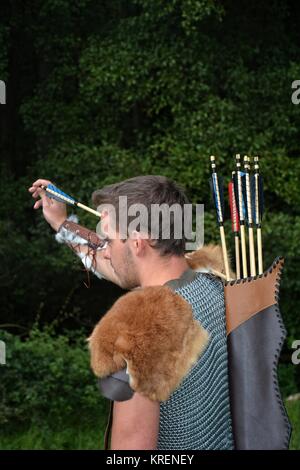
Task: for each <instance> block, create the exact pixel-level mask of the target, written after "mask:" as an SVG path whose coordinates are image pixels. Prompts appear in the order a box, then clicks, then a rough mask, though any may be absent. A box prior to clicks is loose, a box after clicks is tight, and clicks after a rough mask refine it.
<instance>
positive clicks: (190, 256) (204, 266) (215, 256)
mask: <svg viewBox="0 0 300 470" xmlns="http://www.w3.org/2000/svg"><path fill="white" fill-rule="evenodd" d="M185 257H186V260H187V262H188V265H189V267H190V268H191V269H193V270H194V271H206V272H211V273H212V274H215V275H216V276H219V277H221V278H222V279H226V276H225V267H224V261H223V253H222V248H221V246H220V245H213V244H209V245H204V246H203V247H202V248H199V250H196V251H193V252H191V253H187V254H186V255H185ZM229 261H230V260H229ZM229 273H230V277H231V279H235V274H234V272H233V271H232V270H231V269H230V271H229Z"/></svg>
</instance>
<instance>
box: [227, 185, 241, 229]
mask: <svg viewBox="0 0 300 470" xmlns="http://www.w3.org/2000/svg"><path fill="white" fill-rule="evenodd" d="M228 192H229V204H230V213H231V222H232V231H233V232H239V230H240V219H239V214H238V211H237V207H236V200H235V194H234V184H233V182H232V181H230V183H229V184H228Z"/></svg>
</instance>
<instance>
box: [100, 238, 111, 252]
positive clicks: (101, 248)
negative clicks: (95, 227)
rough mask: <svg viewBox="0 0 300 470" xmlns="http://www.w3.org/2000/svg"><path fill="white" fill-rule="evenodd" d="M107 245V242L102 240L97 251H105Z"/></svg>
mask: <svg viewBox="0 0 300 470" xmlns="http://www.w3.org/2000/svg"><path fill="white" fill-rule="evenodd" d="M108 245H109V240H107V239H106V240H102V243H101V245H100V246H99V248H98V250H105V249H106V248H107V247H108Z"/></svg>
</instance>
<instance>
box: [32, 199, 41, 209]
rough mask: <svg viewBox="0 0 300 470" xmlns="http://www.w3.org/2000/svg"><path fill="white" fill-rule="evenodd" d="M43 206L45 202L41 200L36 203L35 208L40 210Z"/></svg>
mask: <svg viewBox="0 0 300 470" xmlns="http://www.w3.org/2000/svg"><path fill="white" fill-rule="evenodd" d="M42 205H43V200H42V199H40V200H39V201H36V203H35V204H34V206H33V208H34V209H38V208H39V207H42Z"/></svg>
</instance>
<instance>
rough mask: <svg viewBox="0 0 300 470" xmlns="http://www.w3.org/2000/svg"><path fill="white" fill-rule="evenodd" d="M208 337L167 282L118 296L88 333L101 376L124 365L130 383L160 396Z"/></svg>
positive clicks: (93, 363) (94, 366) (188, 366)
mask: <svg viewBox="0 0 300 470" xmlns="http://www.w3.org/2000/svg"><path fill="white" fill-rule="evenodd" d="M208 340H209V334H208V332H207V331H206V330H205V329H204V328H203V327H202V326H201V325H200V323H199V322H198V321H196V320H195V319H194V318H193V313H192V308H191V306H190V304H189V303H188V302H186V301H185V300H184V299H183V298H182V297H181V296H180V295H178V294H176V293H175V292H173V291H172V290H171V289H170V288H169V287H167V286H153V287H152V286H151V287H145V288H142V289H137V290H134V291H132V292H129V293H128V294H125V295H124V296H122V297H121V298H120V299H118V300H117V301H116V302H115V304H114V305H113V306H112V308H111V309H110V310H109V311H108V312H107V313H106V315H105V316H104V317H103V318H102V319H101V320H100V322H99V323H98V324H97V325H96V327H95V329H94V331H93V333H92V335H91V336H90V338H89V347H90V352H91V367H92V369H93V371H94V373H95V375H97V376H98V377H106V376H108V375H110V374H112V373H114V372H116V371H118V370H120V369H122V368H125V367H126V365H127V373H128V374H129V377H130V382H129V383H130V386H131V388H132V389H133V390H134V391H137V392H139V393H141V394H142V395H144V396H147V397H148V398H150V399H151V400H158V401H164V400H167V399H168V398H169V396H170V395H171V393H172V392H173V391H174V390H175V389H176V388H178V386H179V384H180V383H181V381H182V380H183V379H184V377H185V376H186V375H187V373H188V372H189V370H190V369H191V367H192V366H193V364H194V363H195V362H196V361H197V360H198V358H199V357H200V355H201V354H202V352H203V350H204V348H205V347H206V345H207V343H208Z"/></svg>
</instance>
